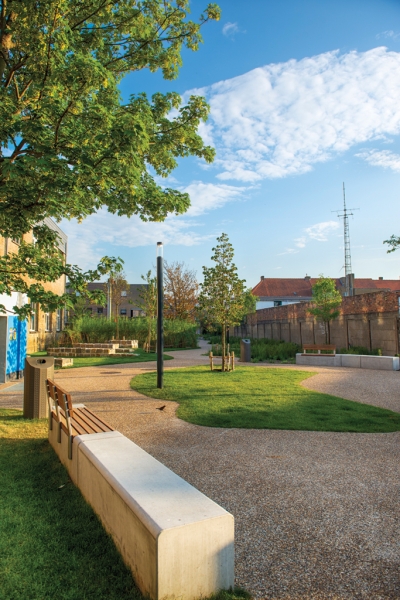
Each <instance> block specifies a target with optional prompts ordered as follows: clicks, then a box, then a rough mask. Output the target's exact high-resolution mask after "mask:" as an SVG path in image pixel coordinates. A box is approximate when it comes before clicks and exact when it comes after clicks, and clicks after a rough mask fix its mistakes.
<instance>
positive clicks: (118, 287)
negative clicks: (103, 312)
mask: <svg viewBox="0 0 400 600" xmlns="http://www.w3.org/2000/svg"><path fill="white" fill-rule="evenodd" d="M110 287H111V306H110V307H109V310H110V313H111V315H110V316H111V319H112V318H113V316H112V315H113V313H114V320H115V325H116V338H117V340H119V317H120V315H119V307H120V306H121V303H122V298H123V296H122V293H123V292H126V291H127V290H128V289H129V283H128V282H127V280H126V274H125V273H124V272H123V271H121V272H117V273H112V274H110V277H109V280H108V282H107V283H105V284H104V291H105V293H108V292H109V288H110ZM113 309H114V310H113Z"/></svg>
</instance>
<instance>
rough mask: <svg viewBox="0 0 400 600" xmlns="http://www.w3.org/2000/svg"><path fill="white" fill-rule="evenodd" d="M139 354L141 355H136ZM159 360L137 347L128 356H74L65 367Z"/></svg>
mask: <svg viewBox="0 0 400 600" xmlns="http://www.w3.org/2000/svg"><path fill="white" fill-rule="evenodd" d="M134 354H138V355H139V356H134ZM30 356H47V352H35V353H33V354H30ZM155 360H157V354H156V353H155V352H144V350H139V349H135V351H134V353H132V355H130V356H127V355H124V354H117V355H114V354H112V355H109V356H94V357H89V358H86V357H83V358H81V357H74V364H73V366H72V367H64V369H63V370H65V369H76V368H78V367H99V366H102V365H123V364H125V363H138V362H147V361H155ZM164 360H173V356H168V354H164Z"/></svg>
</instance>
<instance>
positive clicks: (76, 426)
mask: <svg viewBox="0 0 400 600" xmlns="http://www.w3.org/2000/svg"><path fill="white" fill-rule="evenodd" d="M46 386H47V398H48V402H49V429H50V430H52V429H53V421H55V422H56V424H57V426H58V435H57V441H58V443H59V444H60V443H61V431H64V433H65V434H66V435H67V436H68V458H69V459H72V443H73V440H74V437H75V436H77V435H83V434H88V433H103V432H106V431H114V429H113V428H112V427H111V426H110V425H108V424H107V423H106V422H105V421H103V420H102V419H100V418H99V417H98V416H97V415H95V414H94V413H92V411H91V410H89V409H88V408H86V406H85V405H84V404H80V405H77V406H73V404H72V399H71V394H69V393H68V392H66V391H65V390H63V388H62V387H60V386H59V385H57V384H56V383H55V382H54V381H52V380H51V379H47V380H46Z"/></svg>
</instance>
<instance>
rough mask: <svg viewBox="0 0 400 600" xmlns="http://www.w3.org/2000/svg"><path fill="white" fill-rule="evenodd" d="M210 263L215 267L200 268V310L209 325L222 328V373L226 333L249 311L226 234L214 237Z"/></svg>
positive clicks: (243, 283) (244, 289) (246, 296)
mask: <svg viewBox="0 0 400 600" xmlns="http://www.w3.org/2000/svg"><path fill="white" fill-rule="evenodd" d="M217 242H218V244H217V246H216V247H215V248H213V249H212V250H213V252H214V254H213V255H212V257H211V260H213V261H214V262H215V266H214V267H203V276H204V282H203V283H201V284H200V287H201V292H200V295H199V303H198V304H199V310H200V311H201V312H203V313H206V314H207V318H208V320H209V322H212V323H217V324H218V325H221V328H222V340H221V341H222V371H225V353H226V331H227V328H228V327H230V326H231V325H237V324H239V323H240V321H241V319H242V317H243V316H244V314H245V313H246V310H247V308H248V293H247V291H246V288H245V280H243V279H239V277H238V274H237V268H236V266H235V265H234V263H233V262H232V261H233V247H232V244H230V243H229V238H228V236H227V234H226V233H223V234H222V235H221V236H220V237H218V238H217Z"/></svg>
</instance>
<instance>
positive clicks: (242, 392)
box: [131, 366, 400, 433]
mask: <svg viewBox="0 0 400 600" xmlns="http://www.w3.org/2000/svg"><path fill="white" fill-rule="evenodd" d="M313 375H314V373H307V372H305V371H295V370H286V369H272V368H268V369H264V368H260V367H238V368H236V370H235V371H234V372H230V373H221V372H220V371H210V369H209V367H203V366H202V367H190V368H185V369H176V370H175V369H174V370H167V371H166V372H165V373H164V389H162V390H159V389H157V387H156V373H154V372H153V373H145V374H143V375H138V376H136V377H134V378H133V379H132V381H131V387H132V388H133V389H135V390H137V391H138V392H141V393H142V394H145V395H146V396H151V397H153V398H159V399H162V400H175V401H176V402H179V404H180V406H179V409H178V413H177V414H178V416H179V417H180V418H181V419H183V420H184V421H188V422H189V423H194V424H196V425H205V426H208V427H242V428H252V429H300V430H307V431H351V432H362V433H372V432H374V433H381V432H390V431H398V430H400V414H399V413H395V412H392V411H390V410H386V409H382V408H378V407H375V406H371V405H369V404H361V403H359V402H352V401H350V400H344V399H343V398H337V397H335V396H330V395H328V394H320V393H318V392H313V391H311V390H307V389H305V388H303V387H302V386H301V385H300V383H301V381H304V379H308V377H312V376H313Z"/></svg>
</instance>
